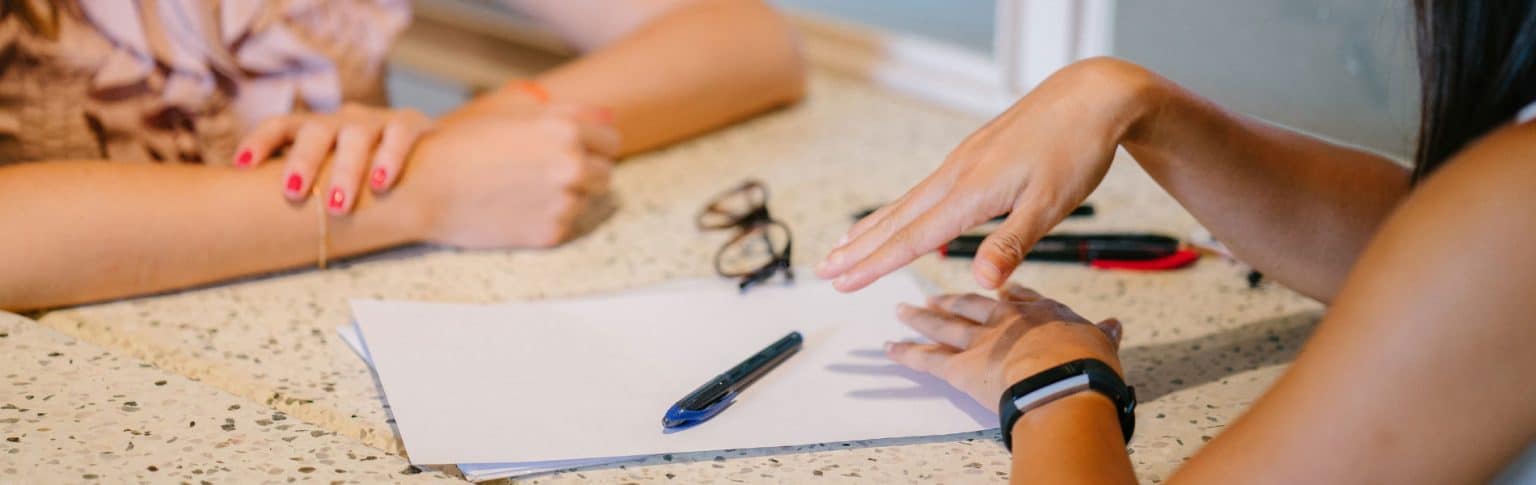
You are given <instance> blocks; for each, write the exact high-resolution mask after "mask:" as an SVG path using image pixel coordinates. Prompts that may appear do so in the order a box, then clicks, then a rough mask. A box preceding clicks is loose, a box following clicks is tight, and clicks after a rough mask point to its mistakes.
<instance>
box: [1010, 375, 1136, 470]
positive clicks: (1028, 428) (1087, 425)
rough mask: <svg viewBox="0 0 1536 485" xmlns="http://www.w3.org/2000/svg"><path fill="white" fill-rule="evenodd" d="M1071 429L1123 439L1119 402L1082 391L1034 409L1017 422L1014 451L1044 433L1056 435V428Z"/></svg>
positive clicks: (1114, 439)
mask: <svg viewBox="0 0 1536 485" xmlns="http://www.w3.org/2000/svg"><path fill="white" fill-rule="evenodd" d="M1060 430H1071V431H1072V434H1077V433H1093V434H1094V435H1104V436H1108V437H1110V438H1112V440H1113V441H1115V442H1118V443H1124V441H1123V440H1122V439H1121V430H1120V420H1119V415H1118V414H1117V412H1116V410H1115V402H1114V401H1112V400H1110V399H1109V397H1107V396H1105V395H1103V394H1100V393H1097V392H1093V391H1087V390H1085V391H1082V392H1078V393H1076V394H1072V395H1070V396H1066V397H1063V398H1061V399H1057V400H1054V401H1051V402H1049V403H1046V404H1044V405H1041V406H1040V407H1038V408H1035V409H1032V410H1030V411H1029V412H1027V413H1024V414H1023V415H1022V416H1019V419H1018V421H1015V422H1014V423H1013V434H1012V436H1013V443H1012V445H1013V452H1014V454H1018V453H1020V451H1021V450H1026V449H1028V448H1029V446H1030V445H1031V443H1030V442H1031V441H1032V440H1037V439H1039V437H1041V436H1046V435H1056V434H1058V433H1057V432H1056V431H1060Z"/></svg>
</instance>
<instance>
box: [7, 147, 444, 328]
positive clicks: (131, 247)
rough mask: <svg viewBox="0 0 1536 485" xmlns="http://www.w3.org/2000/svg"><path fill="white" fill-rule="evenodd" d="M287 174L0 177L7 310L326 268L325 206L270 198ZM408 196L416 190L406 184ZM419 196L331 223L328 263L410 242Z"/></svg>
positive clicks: (41, 170)
mask: <svg viewBox="0 0 1536 485" xmlns="http://www.w3.org/2000/svg"><path fill="white" fill-rule="evenodd" d="M281 170H282V164H278V163H273V164H267V165H265V166H263V167H261V168H259V169H255V170H254V171H235V170H224V169H214V168H208V167H203V166H188V165H161V164H139V163H111V162H101V161H52V162H47V163H26V164H19V165H13V166H7V167H3V168H0V223H3V224H4V226H5V227H6V228H8V229H9V235H8V236H6V237H3V238H0V268H3V270H0V310H13V311H16V310H28V309H38V308H47V307H55V306H61V305H69V304H75V303H81V302H88V301H95V300H101V299H108V298H116V297H122V296H128V295H135V294H144V293H152V292H157V291H165V290H172V289H178V288H185V287H189V286H193V285H197V284H204V283H209V282H213V281H218V280H224V279H228V278H233V277H238V276H244V275H251V274H256V273H262V272H267V271H272V270H276V269H283V268H292V267H302V266H308V265H314V264H316V262H317V260H318V259H319V251H320V249H319V245H320V234H321V233H320V231H321V229H320V217H321V216H320V215H319V211H318V209H316V207H315V206H316V205H317V204H319V203H321V202H320V201H318V200H317V199H318V198H314V197H312V198H310V200H309V201H308V202H306V203H304V204H293V203H290V202H288V201H287V200H285V199H284V198H283V197H282V195H281V194H280V193H279V192H278V191H276V190H273V187H277V186H278V184H279V180H278V179H279V177H280V171H281ZM405 185H409V184H405ZM410 192H411V188H409V187H405V186H402V187H400V188H399V190H396V191H395V192H393V193H392V195H389V196H385V197H381V198H374V197H373V196H372V195H371V194H370V195H364V196H363V197H362V198H361V200H359V201H358V203H359V207H358V208H357V211H356V212H357V213H356V214H355V215H352V216H349V217H335V218H329V219H328V227H329V230H328V232H329V240H330V244H329V254H330V256H331V257H341V256H346V255H351V254H357V253H361V252H366V251H371V250H376V249H380V248H384V247H388V246H393V245H398V244H402V243H406V242H409V241H411V240H413V239H415V238H416V237H417V233H418V231H419V228H418V226H419V225H420V221H419V217H418V214H417V213H416V212H415V211H414V210H413V209H412V207H411V203H409V202H406V201H407V200H408V199H409V197H410V195H409V194H410Z"/></svg>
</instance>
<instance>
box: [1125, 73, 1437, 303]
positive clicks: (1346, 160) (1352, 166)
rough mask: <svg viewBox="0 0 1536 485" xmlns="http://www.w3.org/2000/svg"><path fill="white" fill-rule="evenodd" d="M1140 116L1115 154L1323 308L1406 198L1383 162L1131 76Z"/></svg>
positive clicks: (1396, 171) (1403, 177)
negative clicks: (1122, 152) (1125, 156)
mask: <svg viewBox="0 0 1536 485" xmlns="http://www.w3.org/2000/svg"><path fill="white" fill-rule="evenodd" d="M1118 69H1124V70H1127V71H1136V70H1139V71H1140V72H1132V73H1131V74H1128V75H1127V77H1131V78H1135V79H1138V81H1135V84H1136V85H1137V86H1138V88H1137V89H1138V92H1139V93H1140V94H1139V98H1140V101H1139V103H1140V104H1141V105H1142V106H1143V108H1144V110H1145V111H1144V114H1143V115H1142V116H1141V117H1140V119H1139V120H1138V121H1137V122H1135V123H1134V124H1133V125H1131V126H1130V128H1129V131H1128V132H1127V134H1126V136H1125V139H1124V140H1123V146H1124V147H1125V148H1126V150H1127V151H1129V152H1130V153H1131V155H1132V156H1133V157H1135V159H1136V160H1137V161H1138V162H1140V163H1141V165H1142V166H1143V167H1144V168H1145V169H1146V171H1147V172H1148V173H1149V174H1150V175H1151V176H1152V178H1154V179H1156V180H1157V182H1158V183H1159V184H1161V185H1162V186H1163V188H1164V189H1166V190H1167V191H1168V192H1169V193H1170V194H1172V195H1173V196H1174V198H1176V199H1178V201H1179V202H1180V203H1181V204H1182V205H1183V206H1184V207H1185V208H1186V209H1187V210H1189V211H1190V213H1192V214H1193V215H1194V216H1195V218H1196V219H1198V220H1199V221H1200V222H1201V223H1202V224H1204V225H1205V226H1206V227H1207V228H1208V229H1210V231H1211V232H1212V234H1214V235H1215V236H1216V238H1217V239H1219V240H1221V241H1222V242H1223V243H1225V244H1226V245H1227V246H1228V247H1229V248H1231V250H1232V251H1233V252H1234V253H1235V254H1236V255H1237V256H1238V257H1240V258H1242V259H1243V260H1245V261H1246V262H1248V263H1250V264H1252V265H1253V266H1254V267H1255V268H1257V269H1259V270H1261V271H1263V272H1264V273H1265V274H1266V275H1268V276H1271V277H1273V278H1274V279H1275V280H1276V281H1279V282H1281V283H1283V284H1285V285H1287V286H1289V287H1291V288H1293V289H1295V290H1297V291H1300V292H1301V293H1304V294H1306V295H1308V296H1311V297H1313V298H1317V299H1320V300H1324V301H1328V300H1331V299H1332V298H1333V296H1334V294H1335V293H1337V292H1338V289H1339V286H1340V285H1341V284H1342V282H1343V280H1344V277H1345V275H1346V273H1348V271H1349V268H1350V267H1351V266H1352V265H1353V264H1354V261H1355V259H1356V258H1357V257H1358V256H1359V254H1360V252H1361V251H1362V250H1363V249H1364V248H1365V246H1366V244H1367V243H1368V242H1369V240H1370V238H1371V235H1372V234H1373V233H1374V232H1375V230H1376V228H1377V226H1378V225H1380V224H1381V222H1382V220H1383V219H1384V218H1385V217H1386V215H1387V214H1388V213H1390V212H1391V210H1392V209H1393V207H1395V206H1396V205H1397V203H1398V201H1399V200H1401V199H1402V198H1403V197H1404V196H1405V194H1406V193H1407V191H1408V188H1409V171H1408V170H1407V169H1406V168H1403V167H1401V166H1399V165H1397V164H1395V163H1393V162H1392V161H1390V160H1388V159H1386V158H1383V157H1381V156H1378V155H1375V154H1372V153H1368V152H1365V151H1362V150H1357V149H1353V148H1348V147H1344V146H1339V145H1334V144H1331V143H1327V142H1324V141H1321V140H1317V139H1315V138H1310V137H1307V136H1303V135H1300V134H1297V133H1294V132H1291V131H1287V130H1285V129H1282V128H1279V127H1276V126H1273V125H1269V124H1266V123H1263V122H1260V121H1256V120H1253V119H1251V118H1248V117H1245V116H1241V115H1238V114H1234V113H1231V112H1228V111H1226V110H1223V109H1221V108H1220V107H1218V106H1216V105H1215V104H1213V103H1210V102H1208V101H1206V100H1204V99H1201V98H1200V97H1199V96H1197V95H1195V94H1193V93H1190V92H1188V91H1185V90H1183V89H1181V88H1179V87H1178V86H1176V85H1174V84H1173V83H1172V82H1170V81H1168V80H1166V79H1163V78H1161V77H1158V76H1156V75H1154V74H1151V73H1149V72H1146V71H1144V70H1140V68H1136V67H1134V66H1120V67H1118Z"/></svg>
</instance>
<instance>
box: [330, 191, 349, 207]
mask: <svg viewBox="0 0 1536 485" xmlns="http://www.w3.org/2000/svg"><path fill="white" fill-rule="evenodd" d="M346 202H347V194H346V193H344V192H342V191H341V187H331V197H330V200H329V201H327V202H326V204H327V205H329V206H330V207H331V210H341V206H342V204H345V203H346Z"/></svg>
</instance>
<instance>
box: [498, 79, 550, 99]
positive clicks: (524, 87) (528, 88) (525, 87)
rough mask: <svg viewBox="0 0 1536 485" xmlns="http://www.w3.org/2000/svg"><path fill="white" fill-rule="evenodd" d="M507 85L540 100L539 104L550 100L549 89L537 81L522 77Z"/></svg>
mask: <svg viewBox="0 0 1536 485" xmlns="http://www.w3.org/2000/svg"><path fill="white" fill-rule="evenodd" d="M507 87H508V88H510V89H512V90H514V91H517V92H520V93H523V94H526V95H528V97H530V98H533V100H534V101H538V102H539V104H544V103H548V102H549V90H547V89H544V86H543V85H541V84H539V83H537V82H534V81H529V80H523V79H520V80H517V81H512V82H510V83H507Z"/></svg>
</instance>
